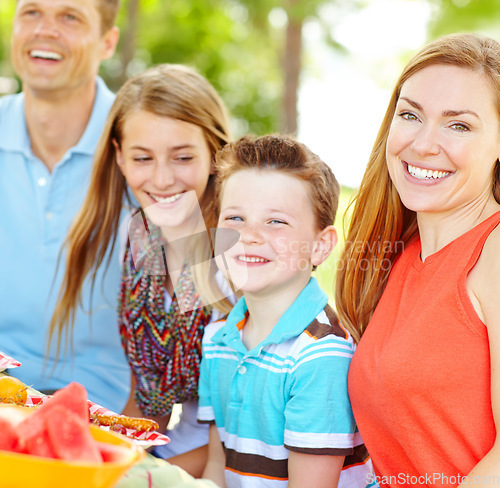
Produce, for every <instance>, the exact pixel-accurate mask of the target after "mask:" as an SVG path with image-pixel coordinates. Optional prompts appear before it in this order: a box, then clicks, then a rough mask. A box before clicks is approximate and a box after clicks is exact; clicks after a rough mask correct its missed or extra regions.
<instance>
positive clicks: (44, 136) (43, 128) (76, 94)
mask: <svg viewBox="0 0 500 488" xmlns="http://www.w3.org/2000/svg"><path fill="white" fill-rule="evenodd" d="M24 93H25V108H24V110H25V115H26V125H27V127H28V133H29V137H30V142H31V150H32V151H33V154H34V155H35V156H36V157H38V158H39V159H40V161H42V162H43V163H44V164H45V166H47V168H48V169H49V171H52V170H53V169H54V166H55V165H56V164H57V163H58V162H59V161H60V160H61V159H62V157H63V156H64V154H65V153H66V152H67V151H68V150H69V149H70V148H72V147H74V146H75V145H76V144H77V143H78V141H79V140H80V138H81V137H82V135H83V133H84V132H85V128H86V127H87V123H88V121H89V119H90V115H91V113H92V108H93V105H94V99H95V95H96V84H95V82H93V83H89V84H88V85H86V86H85V87H82V88H81V89H79V90H73V91H71V92H70V93H69V92H68V93H66V94H64V95H63V94H60V93H59V94H57V95H52V96H45V95H41V94H38V93H34V92H33V91H30V90H29V89H25V90H24Z"/></svg>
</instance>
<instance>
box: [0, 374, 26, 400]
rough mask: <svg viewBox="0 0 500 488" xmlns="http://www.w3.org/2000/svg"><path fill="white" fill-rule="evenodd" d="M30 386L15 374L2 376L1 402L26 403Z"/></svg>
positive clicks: (0, 381) (0, 382)
mask: <svg viewBox="0 0 500 488" xmlns="http://www.w3.org/2000/svg"><path fill="white" fill-rule="evenodd" d="M27 390H28V387H27V386H26V385H25V384H24V383H23V382H22V381H21V380H18V379H17V378H14V377H13V376H1V377H0V402H1V403H15V404H17V405H25V404H26V400H27V398H28V392H27Z"/></svg>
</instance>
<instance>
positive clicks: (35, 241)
mask: <svg viewBox="0 0 500 488" xmlns="http://www.w3.org/2000/svg"><path fill="white" fill-rule="evenodd" d="M118 3H119V0H18V1H17V6H16V13H15V17H14V23H13V34H12V62H13V66H14V69H15V71H16V72H17V74H18V75H19V77H20V79H21V81H22V86H23V91H22V93H20V94H17V95H11V96H6V97H3V98H1V99H0V175H1V176H0V207H1V209H2V211H1V212H0V256H1V258H2V266H1V271H0V350H1V351H3V352H5V353H6V354H8V355H10V356H12V357H14V358H15V359H17V360H19V361H20V362H21V363H22V366H21V367H19V368H17V369H16V370H13V371H11V373H12V374H14V375H15V376H17V377H18V378H19V379H21V380H23V381H24V382H25V383H27V384H29V385H32V386H33V387H34V388H36V389H38V390H42V391H50V390H55V389H58V388H60V387H62V386H64V385H65V384H67V383H68V382H70V381H78V382H80V383H82V384H83V385H84V386H85V387H86V388H87V390H88V393H89V399H90V400H92V401H94V402H96V403H99V404H101V405H103V406H105V407H107V408H109V409H111V410H114V411H117V412H120V411H121V409H122V407H123V406H124V404H125V402H126V399H127V397H128V391H129V377H130V370H129V368H128V365H127V362H126V360H125V356H124V353H123V350H122V347H121V344H120V339H119V335H118V327H117V320H116V303H117V294H118V286H119V279H120V265H119V258H118V256H117V255H112V256H111V259H110V265H109V268H108V270H107V272H106V273H104V270H100V271H99V272H98V275H97V280H96V284H95V287H94V289H91V287H90V284H89V285H88V286H87V288H86V289H85V290H84V293H83V295H82V304H83V308H82V309H81V310H79V312H78V313H77V316H76V317H75V325H74V328H73V332H72V337H71V336H70V338H69V340H68V342H67V343H66V342H65V340H64V338H63V339H62V343H61V350H62V353H61V354H59V357H58V359H57V360H56V355H55V344H54V343H53V344H51V349H50V352H49V353H47V347H48V341H47V335H48V324H49V322H50V318H51V316H52V312H53V309H54V306H55V303H56V300H57V294H58V291H59V287H60V284H61V278H62V274H63V273H62V271H63V269H62V268H64V258H62V259H61V261H60V264H59V266H57V264H58V259H59V253H60V250H61V246H62V244H63V242H64V238H65V236H66V233H67V231H68V228H69V225H70V223H71V221H72V219H73V218H74V216H75V214H76V213H77V211H78V210H79V209H80V206H81V204H82V201H83V198H84V196H85V193H86V191H87V186H88V181H89V176H90V171H91V165H92V156H93V153H94V150H95V147H96V143H97V141H98V139H99V135H100V133H101V131H102V128H103V126H104V123H105V119H106V116H107V113H108V111H109V109H110V107H111V105H112V103H113V99H114V95H113V94H112V93H111V92H110V91H109V90H108V89H107V87H106V86H105V84H104V82H103V81H102V80H101V79H100V78H99V77H98V76H97V72H98V69H99V64H100V62H101V61H102V60H105V59H108V58H109V57H111V56H112V55H113V53H114V51H115V47H116V44H117V42H118V37H119V32H118V29H117V27H115V26H114V22H115V19H116V14H117V10H118ZM82 211H85V209H82ZM56 268H57V273H56ZM53 342H56V341H53Z"/></svg>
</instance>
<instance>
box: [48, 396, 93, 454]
mask: <svg viewBox="0 0 500 488" xmlns="http://www.w3.org/2000/svg"><path fill="white" fill-rule="evenodd" d="M45 423H46V426H47V431H48V434H49V440H50V444H51V445H52V447H53V449H54V453H55V457H57V458H58V459H64V460H66V461H81V462H88V463H101V462H102V457H101V454H100V453H99V449H98V448H97V445H96V442H95V441H94V438H93V437H92V434H91V433H90V429H89V423H88V421H85V420H82V419H81V418H80V417H79V416H78V415H76V414H75V413H73V412H72V411H71V410H68V409H67V408H65V407H64V406H62V405H56V406H54V407H52V409H51V416H50V417H46V419H45Z"/></svg>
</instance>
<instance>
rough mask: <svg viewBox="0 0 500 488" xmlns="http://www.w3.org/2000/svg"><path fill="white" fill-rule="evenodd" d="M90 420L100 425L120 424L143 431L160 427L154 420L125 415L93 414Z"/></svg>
mask: <svg viewBox="0 0 500 488" xmlns="http://www.w3.org/2000/svg"><path fill="white" fill-rule="evenodd" d="M90 420H91V421H92V422H93V423H95V424H98V425H104V426H107V427H115V426H117V425H119V426H123V427H125V428H127V429H135V430H138V431H141V432H150V431H152V430H157V429H158V428H159V425H158V423H157V422H155V421H154V420H151V419H145V418H139V417H127V416H125V415H100V414H91V415H90Z"/></svg>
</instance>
